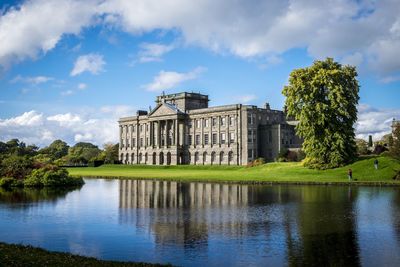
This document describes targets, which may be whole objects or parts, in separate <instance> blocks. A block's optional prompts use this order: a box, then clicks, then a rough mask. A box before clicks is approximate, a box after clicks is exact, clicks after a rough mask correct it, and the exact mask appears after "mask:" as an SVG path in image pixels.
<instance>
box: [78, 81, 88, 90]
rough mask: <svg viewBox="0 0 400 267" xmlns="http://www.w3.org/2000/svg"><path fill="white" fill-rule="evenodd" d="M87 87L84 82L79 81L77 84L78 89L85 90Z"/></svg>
mask: <svg viewBox="0 0 400 267" xmlns="http://www.w3.org/2000/svg"><path fill="white" fill-rule="evenodd" d="M86 88H87V84H86V83H80V84H78V89H79V90H85V89H86Z"/></svg>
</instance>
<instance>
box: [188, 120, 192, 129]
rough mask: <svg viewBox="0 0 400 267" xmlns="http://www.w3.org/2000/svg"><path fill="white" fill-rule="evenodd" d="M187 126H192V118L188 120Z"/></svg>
mask: <svg viewBox="0 0 400 267" xmlns="http://www.w3.org/2000/svg"><path fill="white" fill-rule="evenodd" d="M188 126H189V128H192V120H189V121H188Z"/></svg>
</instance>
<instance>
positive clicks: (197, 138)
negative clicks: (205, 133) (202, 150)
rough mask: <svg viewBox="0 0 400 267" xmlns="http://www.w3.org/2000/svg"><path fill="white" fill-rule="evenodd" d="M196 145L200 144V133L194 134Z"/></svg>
mask: <svg viewBox="0 0 400 267" xmlns="http://www.w3.org/2000/svg"><path fill="white" fill-rule="evenodd" d="M195 141H196V145H200V135H199V134H196V140H195Z"/></svg>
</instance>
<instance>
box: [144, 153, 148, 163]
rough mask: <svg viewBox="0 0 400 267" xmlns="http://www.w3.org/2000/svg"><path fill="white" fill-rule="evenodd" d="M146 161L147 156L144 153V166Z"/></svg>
mask: <svg viewBox="0 0 400 267" xmlns="http://www.w3.org/2000/svg"><path fill="white" fill-rule="evenodd" d="M147 160H148V156H147V153H146V154H144V164H147Z"/></svg>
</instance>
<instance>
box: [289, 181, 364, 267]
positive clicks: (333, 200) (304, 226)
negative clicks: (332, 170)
mask: <svg viewBox="0 0 400 267" xmlns="http://www.w3.org/2000/svg"><path fill="white" fill-rule="evenodd" d="M357 192H358V188H352V187H349V188H348V189H347V190H346V189H345V188H344V187H314V186H303V187H301V192H300V194H301V202H300V204H299V206H298V208H297V209H296V214H293V215H294V216H296V220H297V228H298V229H297V230H298V233H299V234H298V237H297V238H296V237H295V238H293V237H292V236H290V235H288V241H287V242H288V260H289V262H290V265H293V266H359V265H360V259H359V248H358V243H357V233H356V222H355V212H354V205H355V201H354V200H355V199H356V196H357Z"/></svg>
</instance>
